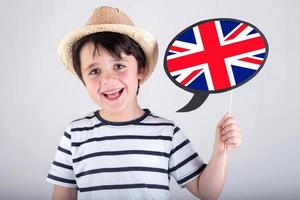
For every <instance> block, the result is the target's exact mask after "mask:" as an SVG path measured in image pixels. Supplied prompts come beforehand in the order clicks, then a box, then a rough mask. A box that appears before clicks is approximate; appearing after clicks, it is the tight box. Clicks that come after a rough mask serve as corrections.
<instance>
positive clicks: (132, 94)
mask: <svg viewBox="0 0 300 200" xmlns="http://www.w3.org/2000/svg"><path fill="white" fill-rule="evenodd" d="M94 49H95V47H94V44H93V43H92V42H88V43H86V44H84V45H83V46H82V48H81V50H80V61H81V73H82V78H83V81H84V82H85V85H86V88H87V90H88V93H89V96H90V97H91V98H92V99H93V101H94V102H95V103H96V104H97V105H99V106H100V107H102V111H105V112H107V113H112V114H116V113H120V112H123V113H124V112H126V111H130V110H132V109H133V110H136V109H137V108H138V104H137V96H136V93H137V87H138V79H141V78H142V77H143V74H142V73H139V74H138V66H137V60H136V59H135V57H133V56H132V55H129V56H128V55H126V54H125V53H122V54H121V59H118V58H115V57H113V56H112V55H111V54H110V53H109V52H107V51H106V50H105V49H103V48H102V47H99V48H98V49H99V51H97V50H96V51H95V54H94V57H93V53H94Z"/></svg>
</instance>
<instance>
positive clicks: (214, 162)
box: [198, 151, 227, 200]
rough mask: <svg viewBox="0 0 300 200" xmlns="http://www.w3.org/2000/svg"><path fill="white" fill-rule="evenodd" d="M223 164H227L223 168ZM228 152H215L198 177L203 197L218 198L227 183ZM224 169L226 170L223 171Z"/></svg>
mask: <svg viewBox="0 0 300 200" xmlns="http://www.w3.org/2000/svg"><path fill="white" fill-rule="evenodd" d="M223 165H225V167H224V169H223ZM226 166H227V154H226V153H224V152H220V151H219V152H213V154H212V156H211V159H210V161H209V162H208V164H207V166H206V168H205V169H204V170H203V172H202V173H201V176H200V177H199V178H198V189H199V190H198V191H199V194H200V197H201V199H203V200H206V199H209V200H210V199H218V198H219V196H220V194H221V192H222V189H223V187H224V183H225V177H226V171H227V169H226ZM223 170H224V171H223Z"/></svg>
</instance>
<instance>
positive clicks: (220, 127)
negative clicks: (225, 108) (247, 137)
mask: <svg viewBox="0 0 300 200" xmlns="http://www.w3.org/2000/svg"><path fill="white" fill-rule="evenodd" d="M224 143H225V144H226V150H227V151H232V150H234V149H236V148H237V147H238V146H240V144H241V143H242V135H241V129H240V127H239V126H238V125H237V123H236V121H235V120H234V118H233V117H231V116H229V115H228V113H226V114H225V115H224V116H223V118H222V119H221V120H220V121H219V123H218V124H217V128H216V138H215V144H214V152H215V153H220V152H224V150H225V147H224Z"/></svg>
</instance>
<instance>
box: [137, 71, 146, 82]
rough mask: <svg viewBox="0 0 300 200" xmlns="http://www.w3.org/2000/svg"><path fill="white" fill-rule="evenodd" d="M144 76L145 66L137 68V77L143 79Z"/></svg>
mask: <svg viewBox="0 0 300 200" xmlns="http://www.w3.org/2000/svg"><path fill="white" fill-rule="evenodd" d="M144 77H145V68H139V70H138V79H140V80H143V79H144Z"/></svg>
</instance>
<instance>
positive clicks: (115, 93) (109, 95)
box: [102, 88, 124, 100]
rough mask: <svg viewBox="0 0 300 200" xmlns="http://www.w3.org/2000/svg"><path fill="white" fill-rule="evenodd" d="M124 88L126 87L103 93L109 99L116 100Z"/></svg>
mask: <svg viewBox="0 0 300 200" xmlns="http://www.w3.org/2000/svg"><path fill="white" fill-rule="evenodd" d="M123 90H124V88H119V89H114V90H110V91H106V92H103V93H102V94H103V96H104V97H105V98H106V99H108V100H116V99H118V98H119V97H120V96H121V95H122V92H123Z"/></svg>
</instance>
